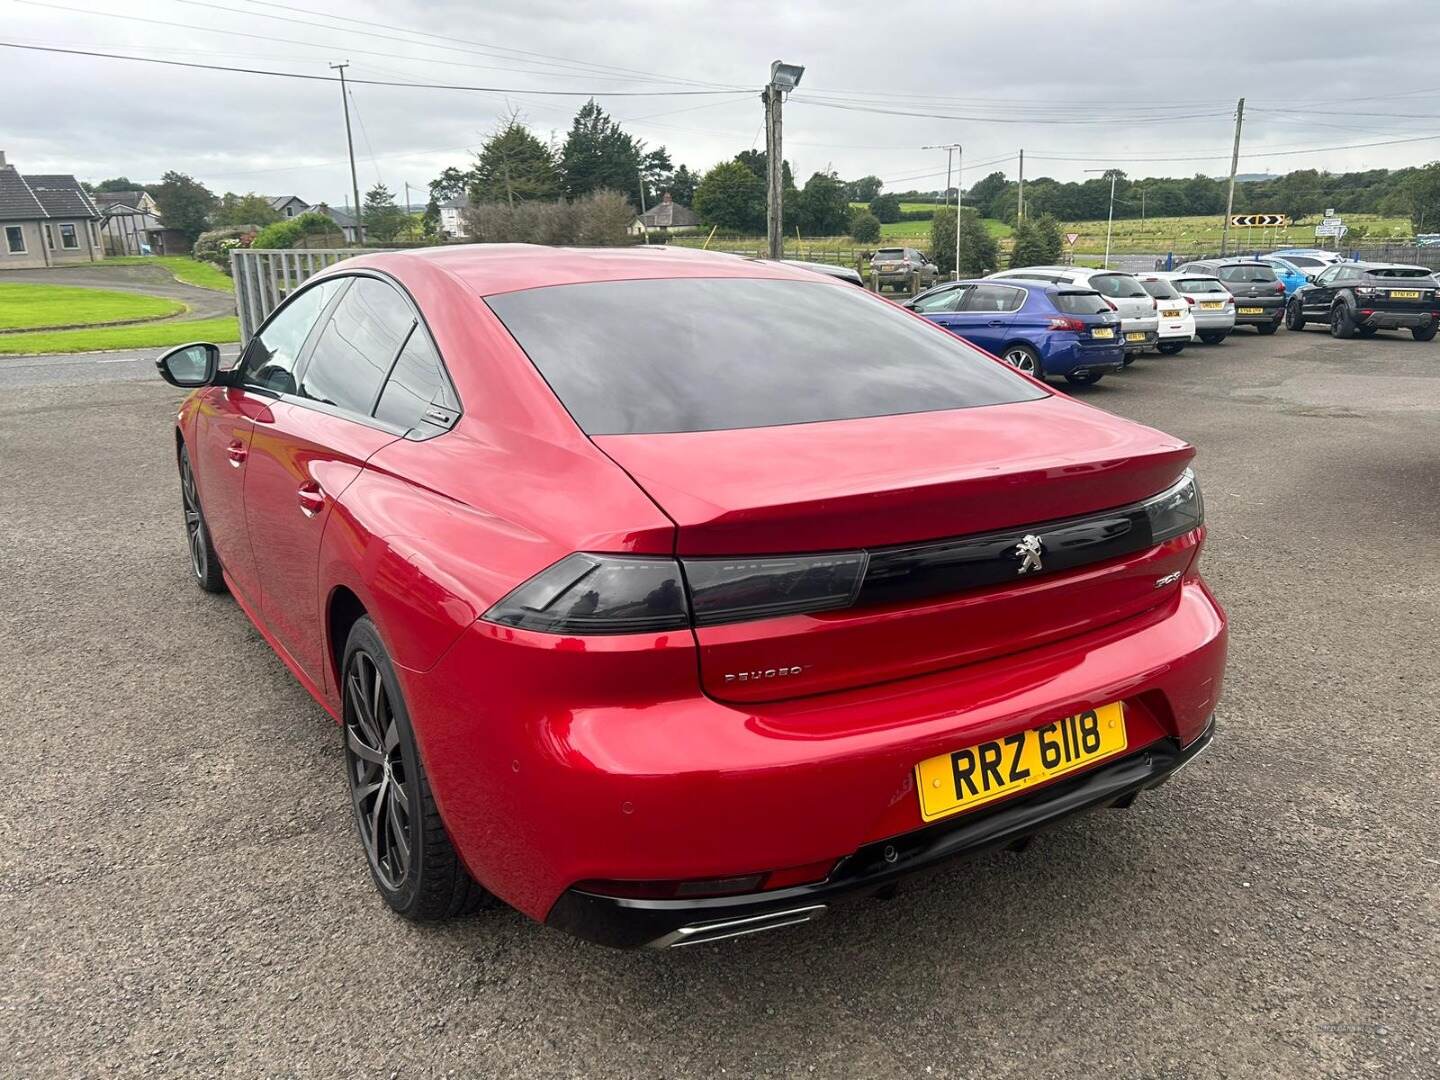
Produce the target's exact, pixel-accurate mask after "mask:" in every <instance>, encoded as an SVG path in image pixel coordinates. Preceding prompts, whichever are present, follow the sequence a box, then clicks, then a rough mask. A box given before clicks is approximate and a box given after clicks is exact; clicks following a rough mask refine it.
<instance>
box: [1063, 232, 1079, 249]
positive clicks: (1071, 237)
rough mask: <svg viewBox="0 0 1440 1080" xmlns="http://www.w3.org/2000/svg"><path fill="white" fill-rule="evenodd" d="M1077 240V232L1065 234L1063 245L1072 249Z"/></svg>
mask: <svg viewBox="0 0 1440 1080" xmlns="http://www.w3.org/2000/svg"><path fill="white" fill-rule="evenodd" d="M1079 239H1080V234H1079V233H1078V232H1067V233H1066V234H1065V243H1067V244H1069V245H1070V246H1071V247H1074V246H1075V241H1076V240H1079Z"/></svg>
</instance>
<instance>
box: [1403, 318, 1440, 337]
mask: <svg viewBox="0 0 1440 1080" xmlns="http://www.w3.org/2000/svg"><path fill="white" fill-rule="evenodd" d="M1436 330H1440V325H1437V324H1436V323H1433V322H1432V323H1431V324H1430V325H1429V326H1415V327H1411V329H1410V335H1411V336H1412V337H1413V338H1414V339H1415V340H1416V341H1434V340H1435V331H1436Z"/></svg>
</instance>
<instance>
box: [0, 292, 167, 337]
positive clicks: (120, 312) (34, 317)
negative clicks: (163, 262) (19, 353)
mask: <svg viewBox="0 0 1440 1080" xmlns="http://www.w3.org/2000/svg"><path fill="white" fill-rule="evenodd" d="M184 310H185V305H184V304H182V303H180V302H179V301H178V300H163V299H161V298H160V297H158V296H144V295H141V294H138V293H128V292H110V291H108V290H105V289H79V288H75V287H74V286H71V285H21V284H9V283H5V282H0V330H29V329H32V328H33V329H39V328H41V327H46V326H94V325H95V324H97V323H113V322H126V321H127V320H131V319H163V318H165V317H166V316H167V315H177V314H179V313H180V312H182V311H184Z"/></svg>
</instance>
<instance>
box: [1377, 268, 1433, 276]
mask: <svg viewBox="0 0 1440 1080" xmlns="http://www.w3.org/2000/svg"><path fill="white" fill-rule="evenodd" d="M1365 272H1366V273H1367V274H1369V275H1370V276H1371V277H1380V278H1387V277H1388V278H1417V277H1430V276H1431V274H1430V271H1429V270H1424V269H1421V268H1420V267H1418V266H1377V267H1375V268H1374V269H1373V270H1367V271H1365Z"/></svg>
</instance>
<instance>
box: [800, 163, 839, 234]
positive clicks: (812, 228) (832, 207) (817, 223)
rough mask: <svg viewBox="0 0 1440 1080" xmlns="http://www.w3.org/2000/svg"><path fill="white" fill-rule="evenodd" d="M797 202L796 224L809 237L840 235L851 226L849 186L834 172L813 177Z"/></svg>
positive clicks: (806, 183)
mask: <svg viewBox="0 0 1440 1080" xmlns="http://www.w3.org/2000/svg"><path fill="white" fill-rule="evenodd" d="M795 203H796V205H795V216H796V219H797V220H796V221H795V224H797V225H799V226H800V231H801V232H802V233H804V234H805V235H806V236H840V235H842V234H843V233H844V232H845V229H846V227H847V226H848V225H849V223H850V201H849V200H848V199H847V198H846V197H845V185H844V184H842V183H841V182H840V178H839V177H838V176H836V175H835V174H834V173H833V172H817V173H815V174H814V175H812V176H811V177H810V179H809V180H807V181H805V187H804V190H802V191H801V192H800V194H799V196H798V197H797V198H796V200H795Z"/></svg>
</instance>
